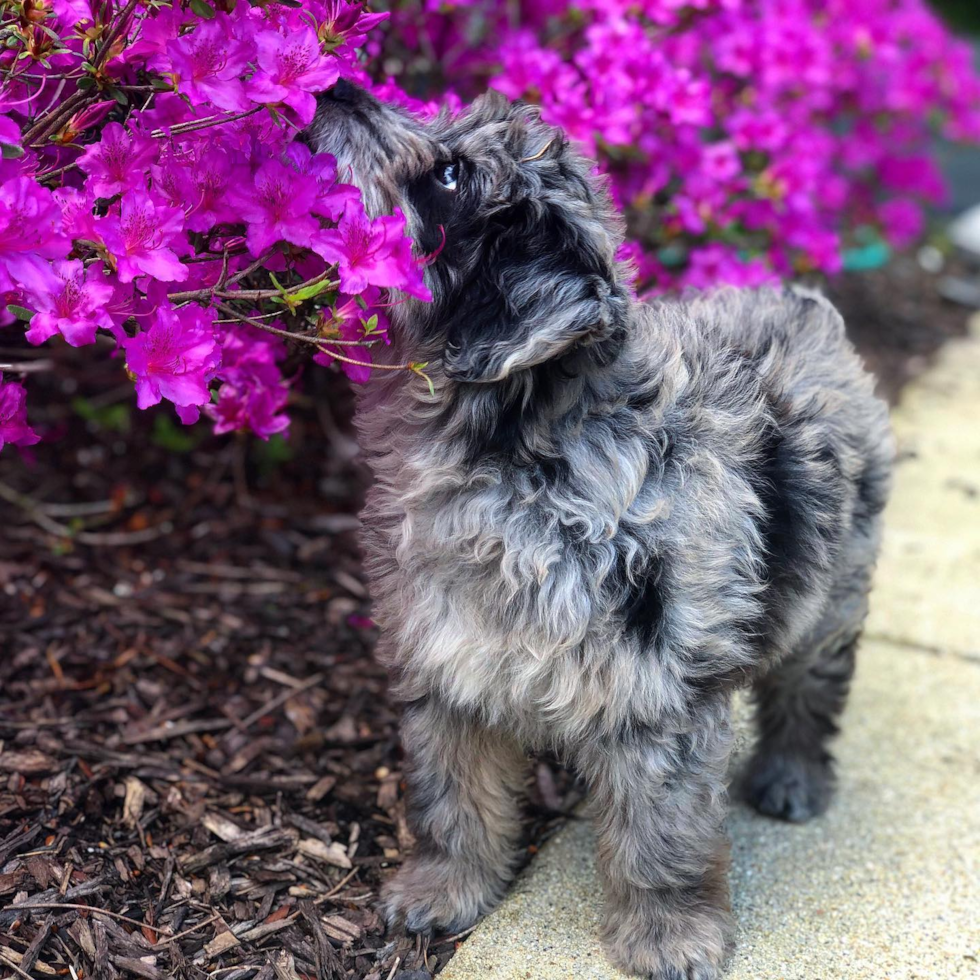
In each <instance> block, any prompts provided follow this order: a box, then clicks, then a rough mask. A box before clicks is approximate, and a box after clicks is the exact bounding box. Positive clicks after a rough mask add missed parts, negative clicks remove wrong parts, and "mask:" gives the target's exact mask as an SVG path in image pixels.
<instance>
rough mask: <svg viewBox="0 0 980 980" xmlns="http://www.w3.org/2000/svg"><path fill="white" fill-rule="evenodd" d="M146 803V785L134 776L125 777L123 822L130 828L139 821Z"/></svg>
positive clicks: (133, 827)
mask: <svg viewBox="0 0 980 980" xmlns="http://www.w3.org/2000/svg"><path fill="white" fill-rule="evenodd" d="M145 803H146V785H145V784H144V783H143V782H142V780H139V779H137V778H136V777H135V776H127V777H126V797H125V799H124V800H123V823H124V824H125V825H126V826H127V827H129V828H130V829H135V827H136V826H137V825H138V824H139V822H140V817H141V816H142V815H143V806H144V805H145Z"/></svg>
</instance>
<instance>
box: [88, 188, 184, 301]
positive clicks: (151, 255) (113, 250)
mask: <svg viewBox="0 0 980 980" xmlns="http://www.w3.org/2000/svg"><path fill="white" fill-rule="evenodd" d="M183 227H184V215H183V212H181V211H180V210H179V209H177V208H172V207H167V206H166V205H159V204H155V203H154V201H153V199H152V198H151V197H150V195H149V194H147V193H146V192H145V191H136V192H133V193H132V194H127V195H125V196H124V197H123V199H122V201H121V202H120V208H119V214H118V215H115V214H110V215H107V216H106V217H105V218H103V219H102V220H101V221H99V223H98V225H97V226H96V231H97V232H98V234H99V236H100V237H101V239H102V241H103V243H104V244H105V247H106V251H108V253H109V255H110V256H111V258H112V261H113V262H114V263H115V266H116V270H117V272H118V273H119V280H120V282H132V281H133V280H134V279H135V278H136V277H137V276H139V275H148V276H152V277H153V278H154V279H162V280H163V281H164V282H183V281H184V280H185V279H186V278H187V275H188V269H187V266H186V265H184V264H183V263H182V262H181V261H180V259H179V258H178V257H177V253H176V252H175V251H174V250H173V248H171V245H174V244H180V245H182V244H183V234H182V230H183Z"/></svg>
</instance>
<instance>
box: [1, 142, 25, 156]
mask: <svg viewBox="0 0 980 980" xmlns="http://www.w3.org/2000/svg"><path fill="white" fill-rule="evenodd" d="M0 153H2V154H3V158H4V160H19V159H20V158H21V157H22V156H23V155H24V147H22V146H17V144H16V143H0Z"/></svg>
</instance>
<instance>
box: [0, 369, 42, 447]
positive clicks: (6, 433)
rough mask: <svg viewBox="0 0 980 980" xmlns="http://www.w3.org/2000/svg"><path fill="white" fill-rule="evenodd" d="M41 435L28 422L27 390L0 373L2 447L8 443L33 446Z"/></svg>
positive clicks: (0, 433) (0, 444) (0, 435)
mask: <svg viewBox="0 0 980 980" xmlns="http://www.w3.org/2000/svg"><path fill="white" fill-rule="evenodd" d="M40 438H41V437H40V436H39V435H38V434H37V433H36V432H35V431H34V430H33V429H32V428H31V427H30V426H29V425H28V424H27V392H26V391H24V387H23V385H20V384H17V382H15V381H8V382H4V380H3V375H0V449H3V447H4V445H5V444H6V443H8V442H9V443H10V444H11V445H14V446H33V445H34V443H36V442H39V441H40Z"/></svg>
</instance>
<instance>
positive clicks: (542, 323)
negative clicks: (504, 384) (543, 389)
mask: <svg viewBox="0 0 980 980" xmlns="http://www.w3.org/2000/svg"><path fill="white" fill-rule="evenodd" d="M579 221H580V222H581V223H580V224H579V225H576V224H574V223H572V222H566V221H563V220H562V219H560V218H559V217H557V216H556V215H555V213H554V212H553V211H552V210H551V209H549V208H547V207H545V206H542V205H541V204H539V203H538V202H535V201H525V202H522V203H521V204H518V205H514V206H512V207H509V208H507V209H506V210H504V211H501V212H499V213H498V214H496V215H494V216H492V217H491V218H490V219H488V227H487V228H486V229H485V230H484V231H483V233H482V235H481V239H482V242H483V249H482V252H481V255H480V256H479V258H478V260H477V261H476V263H475V266H474V271H473V273H472V275H471V276H470V277H469V280H468V281H467V282H466V283H465V284H464V285H463V286H462V288H461V290H460V293H459V301H458V302H457V303H456V304H454V306H453V309H452V311H451V313H450V316H449V319H448V322H447V324H446V349H445V351H444V358H443V360H444V366H445V372H446V375H447V376H448V377H450V378H454V379H456V380H459V381H470V382H492V381H500V380H502V379H503V378H505V377H507V376H508V375H509V374H512V373H513V372H515V371H521V370H524V369H526V368H530V367H533V366H535V365H536V364H541V363H543V362H544V361H548V360H551V359H552V358H555V357H558V356H560V355H562V354H564V353H566V352H568V351H569V350H571V349H573V348H574V347H577V346H585V345H590V344H596V343H599V342H602V341H606V340H609V339H611V338H613V337H614V336H615V335H617V334H618V333H619V332H620V330H621V328H622V326H623V324H624V323H625V318H626V310H627V306H628V302H629V300H628V296H627V292H626V290H625V288H624V287H623V285H622V284H621V283H620V282H619V278H618V275H617V270H616V263H615V260H614V246H613V244H612V242H611V240H610V238H609V236H608V234H607V233H606V231H605V230H604V229H603V227H602V225H601V224H600V223H599V222H598V221H597V220H593V219H588V223H585V220H584V219H582V218H581V217H580V218H579Z"/></svg>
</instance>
